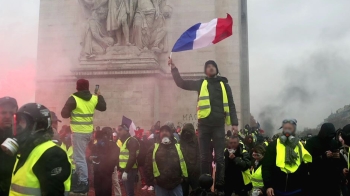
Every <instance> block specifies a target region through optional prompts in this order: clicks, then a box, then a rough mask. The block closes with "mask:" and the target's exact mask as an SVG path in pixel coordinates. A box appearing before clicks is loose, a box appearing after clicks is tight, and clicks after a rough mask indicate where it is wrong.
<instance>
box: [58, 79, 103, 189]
mask: <svg viewBox="0 0 350 196" xmlns="http://www.w3.org/2000/svg"><path fill="white" fill-rule="evenodd" d="M77 91H78V92H76V93H74V94H72V95H71V96H70V97H69V98H68V100H67V102H66V104H65V105H64V107H63V109H62V111H61V115H62V117H63V118H70V127H71V129H72V132H73V133H72V145H73V152H74V154H73V159H74V162H75V164H76V171H77V173H78V176H79V181H78V186H77V188H76V190H72V192H74V193H84V194H85V193H87V192H89V185H88V168H87V165H86V158H85V151H86V147H87V145H88V143H89V142H90V140H91V136H92V132H93V129H94V127H93V119H94V113H95V109H96V110H99V111H106V102H105V100H104V98H103V97H102V95H101V94H100V91H98V92H97V93H96V95H92V94H91V93H90V91H89V81H88V80H85V79H79V80H78V81H77Z"/></svg>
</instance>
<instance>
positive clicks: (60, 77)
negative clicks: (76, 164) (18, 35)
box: [36, 0, 250, 129]
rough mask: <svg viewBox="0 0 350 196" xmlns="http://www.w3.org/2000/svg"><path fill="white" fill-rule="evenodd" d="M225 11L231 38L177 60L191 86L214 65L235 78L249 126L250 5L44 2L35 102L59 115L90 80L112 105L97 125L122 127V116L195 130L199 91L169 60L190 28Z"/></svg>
mask: <svg viewBox="0 0 350 196" xmlns="http://www.w3.org/2000/svg"><path fill="white" fill-rule="evenodd" d="M226 13H230V14H231V16H232V17H233V20H234V27H233V35H232V36H231V37H230V38H228V39H226V40H224V41H222V42H220V43H219V44H217V45H214V46H210V47H207V48H204V49H200V50H195V51H186V52H180V53H173V59H174V62H176V65H177V67H178V68H179V71H180V73H181V75H182V76H183V78H185V79H191V80H195V79H200V78H202V77H204V73H203V69H204V68H203V67H204V63H205V62H206V61H207V60H210V59H211V60H215V61H216V62H217V63H218V66H219V69H220V72H221V74H222V75H223V76H225V77H227V78H228V80H229V84H230V86H231V88H232V91H233V96H234V101H235V104H236V108H237V112H238V118H239V120H240V125H241V126H242V125H243V124H246V123H249V119H250V108H249V107H250V105H249V67H248V38H247V36H248V32H247V7H246V0H234V1H232V0H220V1H215V0H191V1H187V0H186V1H185V0H70V1H62V0H41V1H40V16H39V38H38V54H37V55H38V56H37V82H36V101H37V102H39V103H42V104H44V105H45V106H47V107H49V109H50V110H53V111H54V112H56V113H57V114H60V111H61V109H62V107H63V105H64V103H65V101H66V100H67V98H68V97H69V96H70V95H71V94H72V93H74V92H75V91H76V90H75V82H76V80H77V79H79V78H85V79H88V80H89V81H90V90H91V91H93V89H94V85H95V84H99V85H100V89H101V93H102V95H103V96H104V97H105V100H106V102H107V111H106V112H103V113H101V112H96V114H95V119H94V125H95V126H97V125H99V126H111V127H116V126H117V125H119V124H120V123H121V119H122V116H123V115H125V116H127V117H129V118H131V119H132V120H133V121H134V122H135V124H136V125H137V126H140V127H143V128H144V129H149V128H151V126H152V125H153V124H154V123H155V122H156V121H158V120H160V121H161V122H165V121H168V120H171V121H173V122H174V123H175V125H179V126H181V125H182V124H183V123H194V124H195V125H196V122H197V116H196V101H197V93H195V92H189V91H184V90H182V89H180V88H178V87H177V86H176V85H175V83H174V81H173V79H172V76H171V73H170V68H169V67H168V65H167V58H168V56H169V53H170V51H171V48H172V46H173V44H174V43H175V42H176V40H177V39H178V38H179V36H180V35H181V34H182V33H183V32H184V31H185V30H187V29H188V28H189V27H191V26H192V25H194V24H196V23H198V22H208V21H210V20H211V19H213V18H217V17H225V16H226ZM63 124H69V120H64V122H63V123H62V125H63Z"/></svg>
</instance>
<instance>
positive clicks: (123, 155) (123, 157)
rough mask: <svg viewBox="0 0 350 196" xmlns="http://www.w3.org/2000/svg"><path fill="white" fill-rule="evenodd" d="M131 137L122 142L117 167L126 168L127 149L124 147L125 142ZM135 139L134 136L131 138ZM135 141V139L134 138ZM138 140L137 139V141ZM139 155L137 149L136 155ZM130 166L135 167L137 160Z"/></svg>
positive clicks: (127, 159)
mask: <svg viewBox="0 0 350 196" xmlns="http://www.w3.org/2000/svg"><path fill="white" fill-rule="evenodd" d="M130 138H131V137H129V138H128V139H126V140H125V142H124V143H123V145H122V147H121V148H120V154H119V167H120V168H122V169H125V168H126V164H127V163H128V161H129V150H128V149H127V148H126V144H127V143H128V141H129V140H130ZM133 139H134V140H136V139H135V138H133ZM136 141H137V140H136ZM137 142H138V141H137ZM138 155H139V150H137V151H136V156H138ZM132 168H137V161H136V163H135V164H134V165H133V166H132Z"/></svg>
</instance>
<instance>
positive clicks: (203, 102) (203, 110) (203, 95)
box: [197, 80, 231, 125]
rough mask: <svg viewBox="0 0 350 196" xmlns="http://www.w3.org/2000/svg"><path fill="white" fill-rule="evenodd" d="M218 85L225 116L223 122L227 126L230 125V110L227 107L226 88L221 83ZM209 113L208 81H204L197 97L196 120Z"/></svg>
mask: <svg viewBox="0 0 350 196" xmlns="http://www.w3.org/2000/svg"><path fill="white" fill-rule="evenodd" d="M220 85H221V90H222V97H223V106H224V112H225V115H226V118H225V122H226V124H227V125H231V118H230V108H229V106H228V98H227V93H226V88H225V85H224V83H223V82H220ZM210 112H211V106H210V99H209V91H208V81H207V80H204V81H203V83H202V87H201V90H200V93H199V97H198V104H197V116H198V119H201V118H206V117H208V116H209V114H210Z"/></svg>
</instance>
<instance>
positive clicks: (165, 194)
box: [145, 125, 188, 196]
mask: <svg viewBox="0 0 350 196" xmlns="http://www.w3.org/2000/svg"><path fill="white" fill-rule="evenodd" d="M160 140H161V141H160V143H155V144H154V145H152V147H151V148H150V149H149V150H148V153H147V156H146V166H145V167H146V170H145V174H146V178H148V179H149V180H150V181H154V180H155V182H156V185H155V192H156V196H183V191H182V187H181V182H182V181H184V180H185V181H186V180H187V178H188V173H187V166H186V163H185V159H184V156H183V154H182V151H181V148H180V145H179V144H178V143H177V141H176V140H175V138H174V136H173V130H172V129H171V128H170V127H169V126H167V125H164V126H162V127H161V128H160Z"/></svg>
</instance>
